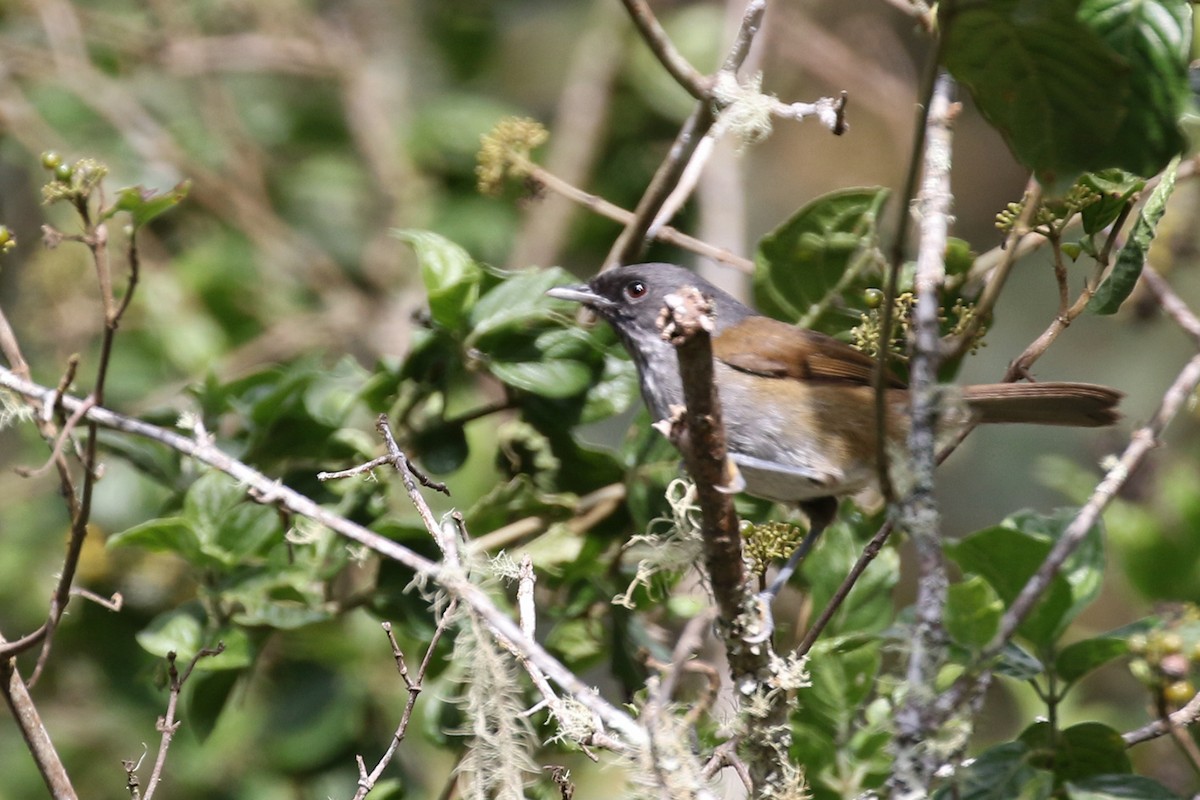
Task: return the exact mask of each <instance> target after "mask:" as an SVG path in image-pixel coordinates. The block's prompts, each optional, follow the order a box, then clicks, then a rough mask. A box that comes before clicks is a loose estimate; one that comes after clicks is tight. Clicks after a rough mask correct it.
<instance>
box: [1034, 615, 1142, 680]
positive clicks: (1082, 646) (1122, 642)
mask: <svg viewBox="0 0 1200 800" xmlns="http://www.w3.org/2000/svg"><path fill="white" fill-rule="evenodd" d="M1155 624H1156V619H1154V618H1149V619H1143V620H1139V621H1137V622H1135V623H1133V624H1131V625H1126V626H1124V627H1122V628H1118V629H1116V630H1114V631H1109V632H1108V633H1106V634H1104V635H1102V636H1096V637H1093V638H1091V639H1084V640H1082V641H1079V642H1074V643H1073V644H1070V645H1068V646H1066V647H1064V648H1063V649H1062V652H1060V653H1059V654H1058V657H1057V658H1056V659H1055V660H1054V669H1055V671H1056V672H1057V673H1058V674H1059V676H1060V677H1061V678H1062V679H1063V680H1065V681H1069V682H1070V681H1077V680H1079V679H1080V678H1082V677H1083V676H1084V675H1086V674H1087V673H1089V672H1091V671H1092V670H1094V669H1096V668H1097V667H1100V666H1103V665H1104V664H1107V663H1108V662H1109V661H1112V660H1114V659H1117V658H1120V657H1122V656H1124V655H1126V654H1128V653H1129V637H1130V636H1132V635H1133V634H1135V633H1143V632H1145V631H1148V630H1150V629H1151V628H1153V627H1154V625H1155Z"/></svg>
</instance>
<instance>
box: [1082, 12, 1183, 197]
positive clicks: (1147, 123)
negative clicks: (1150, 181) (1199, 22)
mask: <svg viewBox="0 0 1200 800" xmlns="http://www.w3.org/2000/svg"><path fill="white" fill-rule="evenodd" d="M1078 14H1079V19H1080V21H1082V22H1083V23H1084V24H1086V25H1087V26H1088V27H1089V28H1090V29H1091V30H1093V31H1095V32H1096V33H1098V34H1099V35H1100V37H1101V38H1102V39H1103V40H1104V42H1105V44H1107V45H1108V47H1110V48H1111V49H1112V50H1113V51H1114V52H1116V53H1117V55H1119V56H1120V57H1121V59H1122V60H1124V61H1125V62H1126V63H1127V64H1128V65H1129V67H1130V70H1129V72H1128V81H1129V86H1130V93H1129V95H1128V98H1127V102H1125V103H1123V104H1120V105H1116V106H1114V107H1112V108H1111V111H1112V112H1113V113H1114V114H1115V115H1116V116H1117V119H1118V120H1119V121H1120V127H1119V128H1118V129H1117V131H1116V134H1115V135H1114V137H1113V139H1112V140H1111V142H1108V143H1107V145H1108V146H1107V149H1106V150H1104V151H1103V153H1102V155H1103V156H1104V157H1105V158H1106V160H1107V161H1108V162H1109V163H1108V164H1105V166H1115V167H1122V168H1124V169H1127V170H1129V171H1130V172H1132V173H1134V174H1136V175H1142V176H1146V177H1149V176H1151V175H1154V174H1156V173H1157V172H1159V171H1160V170H1161V169H1162V168H1163V167H1165V166H1166V165H1167V162H1169V161H1170V160H1171V159H1172V158H1175V157H1177V156H1178V155H1179V154H1180V153H1181V152H1182V151H1183V149H1184V147H1185V146H1186V144H1187V143H1186V141H1185V140H1184V137H1183V134H1182V132H1181V131H1180V129H1179V124H1178V123H1179V118H1180V116H1181V115H1182V114H1183V113H1184V111H1185V110H1186V109H1188V108H1189V107H1191V104H1192V98H1191V88H1190V86H1189V83H1188V75H1187V65H1188V58H1189V53H1190V50H1191V39H1192V10H1191V5H1190V3H1188V1H1187V0H1081V2H1079V12H1078Z"/></svg>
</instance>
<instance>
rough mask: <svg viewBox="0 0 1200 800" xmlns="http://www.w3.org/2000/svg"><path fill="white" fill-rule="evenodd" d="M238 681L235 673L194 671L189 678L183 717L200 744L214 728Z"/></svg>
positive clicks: (233, 671) (232, 671)
mask: <svg viewBox="0 0 1200 800" xmlns="http://www.w3.org/2000/svg"><path fill="white" fill-rule="evenodd" d="M240 679H241V673H240V672H237V671H235V670H227V671H222V672H205V673H200V672H193V673H192V675H191V677H189V678H188V682H187V685H186V686H185V689H186V692H185V694H184V702H185V705H184V717H185V719H186V724H187V727H188V730H190V731H191V732H192V733H193V734H195V736H196V738H197V739H199V740H200V741H201V742H203V741H205V740H206V739H207V738H208V737H209V735H210V734H212V732H213V729H214V728H216V727H217V720H218V719H220V717H221V712H222V711H224V710H225V707H226V706H227V705H228V703H229V698H230V697H232V696H233V690H234V688H235V687H236V686H237V684H238V680H240Z"/></svg>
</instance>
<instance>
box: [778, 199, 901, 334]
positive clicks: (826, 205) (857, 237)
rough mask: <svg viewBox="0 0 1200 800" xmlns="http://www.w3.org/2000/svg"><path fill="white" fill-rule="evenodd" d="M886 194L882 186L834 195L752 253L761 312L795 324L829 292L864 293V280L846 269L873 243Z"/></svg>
mask: <svg viewBox="0 0 1200 800" xmlns="http://www.w3.org/2000/svg"><path fill="white" fill-rule="evenodd" d="M887 196H888V190H887V189H884V188H881V187H878V186H873V187H867V188H856V189H842V190H840V191H837V192H832V193H830V194H827V195H824V196H822V197H818V198H816V199H815V200H813V201H811V202H809V203H807V204H806V205H805V206H804V207H803V208H801V209H800V210H799V211H797V212H796V213H795V214H793V215H792V216H791V218H790V219H788V220H787V221H786V222H784V223H783V224H782V225H780V226H779V227H777V228H776V229H775V230H773V231H771V232H770V233H768V234H767V235H766V236H764V237H763V238H762V240H761V241H759V243H758V248H757V249H756V251H755V254H754V267H755V270H754V300H755V302H756V303H757V304H758V308H759V310H761V311H762V312H763V313H765V314H770V315H772V316H775V317H778V318H780V319H783V320H787V321H789V322H796V321H798V320H800V319H802V318H804V317H805V316H806V315H808V314H809V312H810V311H811V309H812V308H813V306H814V305H815V304H817V303H820V302H821V301H822V300H824V299H825V298H826V296H827V295H829V294H830V293H831V292H834V291H837V292H838V293H839V294H840V295H841V296H843V297H844V296H846V295H847V294H849V293H853V294H854V295H855V296H857V295H859V294H861V291H862V289H863V288H865V286H866V283H865V280H855V276H849V277H847V274H846V270H847V268H848V267H850V265H851V262H852V260H853V259H854V257H855V255H856V254H858V253H859V251H861V250H862V249H863V248H864V247H866V246H869V245H871V244H872V242H873V239H874V236H875V227H876V223H877V220H878V216H879V211H880V209H881V208H882V206H883V203H884V201H885V200H886V199H887ZM808 322H810V323H816V322H817V320H815V319H810V320H808ZM818 327H819V326H818Z"/></svg>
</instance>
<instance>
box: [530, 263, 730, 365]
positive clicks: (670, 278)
mask: <svg viewBox="0 0 1200 800" xmlns="http://www.w3.org/2000/svg"><path fill="white" fill-rule="evenodd" d="M684 286H695V287H696V288H697V289H699V290H700V293H701V294H703V295H704V296H705V297H708V298H709V299H711V300H712V302H713V307H714V312H715V314H716V327H717V332H718V333H719V332H720V331H721V330H722V329H723V328H725V327H727V326H729V325H732V324H733V323H735V322H738V321H740V320H742V319H745V318H746V317H748V316H750V315H752V314H753V313H754V312H753V311H751V310H750V309H749V308H747V307H746V306H744V305H742V304H741V303H739V302H738V301H737V300H735V299H734V298H733V297H732V296H731V295H729V294H727V293H726V292H724V291H722V290H720V289H718V288H717V287H715V286H713V285H712V284H711V283H709V282H708V281H706V280H704V279H703V278H701V277H700V276H698V275H696V274H695V273H693V272H690V271H688V270H686V269H684V268H683V267H677V266H675V265H674V264H631V265H629V266H625V267H617V268H616V269H611V270H609V271H607V272H603V273H601V274H600V275H597V276H596V277H595V278H593V279H592V280H591V281H589V282H588V283H585V284H582V285H579V286H562V287H559V288H556V289H551V290H550V291H548V292H547V293H546V294H548V295H550V296H551V297H557V298H558V299H560V300H573V301H575V302H577V303H582V304H583V305H585V306H587V307H588V308H590V309H592V310H593V311H595V312H596V313H597V314H598V315H600V317H602V318H603V319H604V320H605V321H606V322H608V323H609V324H610V325H612V326H613V328H614V329H615V330H616V332H617V333H618V334H619V335H620V337H621V340H622V341H623V342H624V343H625V347H626V348H627V349H628V350H629V351H630V353H633V354H634V355H635V356H636V355H637V354H638V353H643V354H644V353H646V352H647V351H648V350H655V351H669V350H670V345H669V344H668V343H667V342H665V341H663V338H662V333H661V331H660V330H659V323H658V320H659V314H660V312H661V311H662V309H663V306H664V305H665V301H666V296H667V295H668V294H670V293H671V292H675V291H678V290H679V289H681V288H683V287H684Z"/></svg>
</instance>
